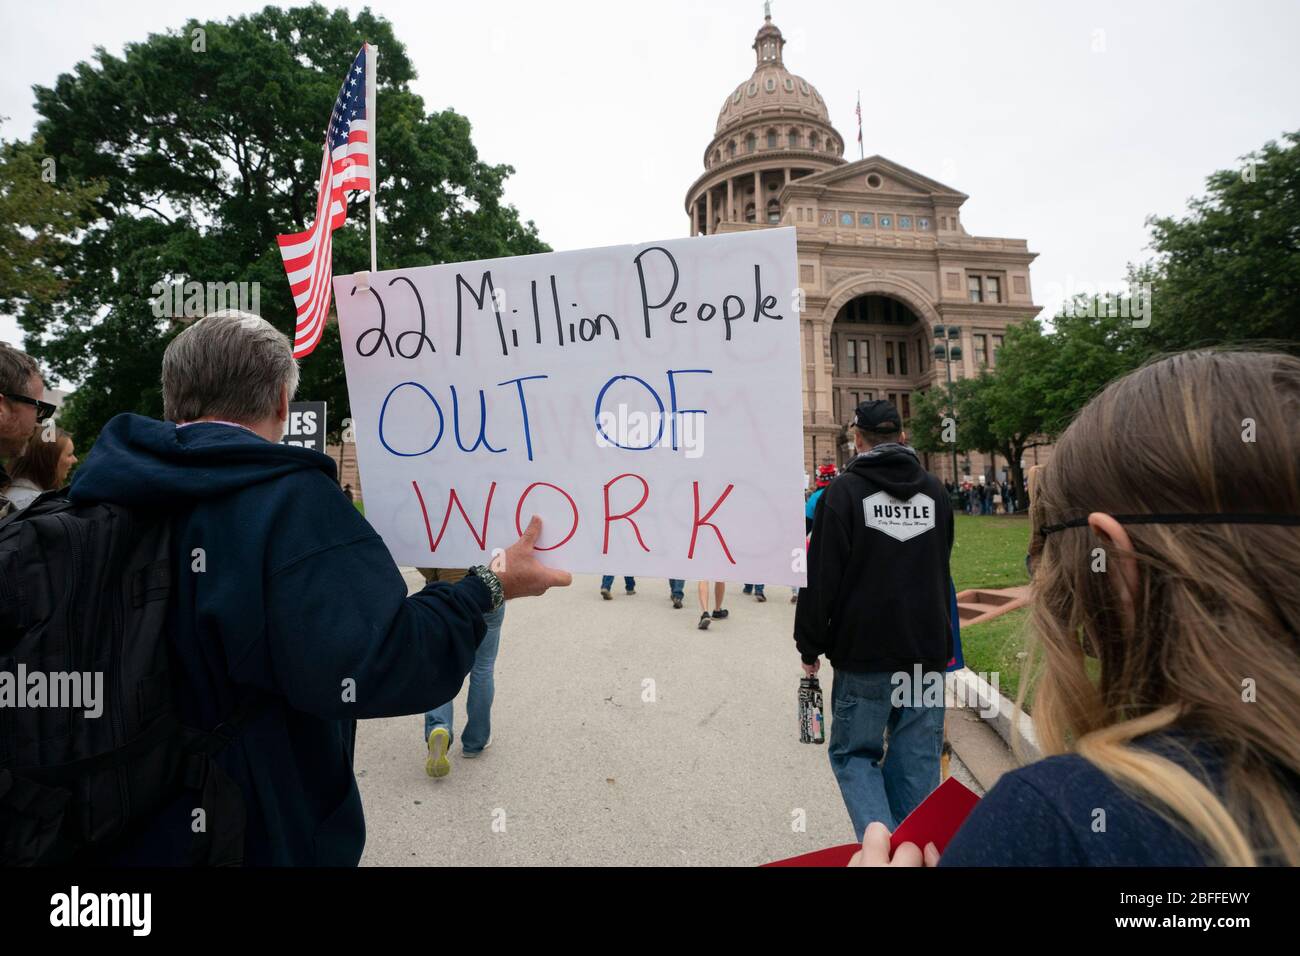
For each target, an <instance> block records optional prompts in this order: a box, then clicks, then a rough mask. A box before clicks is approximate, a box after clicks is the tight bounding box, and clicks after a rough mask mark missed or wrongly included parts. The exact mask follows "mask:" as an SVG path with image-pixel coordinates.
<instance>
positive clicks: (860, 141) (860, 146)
mask: <svg viewBox="0 0 1300 956" xmlns="http://www.w3.org/2000/svg"><path fill="white" fill-rule="evenodd" d="M857 113H858V159H862V91H861V90H858V109H857Z"/></svg>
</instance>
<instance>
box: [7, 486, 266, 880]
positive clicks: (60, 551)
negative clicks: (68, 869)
mask: <svg viewBox="0 0 1300 956" xmlns="http://www.w3.org/2000/svg"><path fill="white" fill-rule="evenodd" d="M172 561H173V558H172V555H171V523H170V520H169V519H168V517H166V516H160V515H149V514H145V513H142V512H141V511H139V510H136V509H131V508H126V507H122V506H119V505H113V504H103V503H101V504H84V503H76V502H72V501H70V500H68V498H67V495H66V492H65V491H50V492H46V493H45V494H43V495H41V496H40V497H39V498H37V499H36V500H35V501H34V502H32V504H31V505H30V506H28V507H27V508H26V509H25V510H23V511H19V512H17V513H15V514H10V515H9V516H7V517H6V518H4V519H3V520H0V865H3V866H23V865H34V864H59V863H77V862H86V861H91V862H95V861H103V860H109V859H111V858H112V848H113V846H114V845H115V844H119V843H121V842H123V841H124V838H129V836H130V835H131V834H132V832H133V830H135V829H136V828H139V827H140V826H141V825H143V824H146V823H147V822H148V821H149V820H151V819H152V818H154V817H156V816H157V815H158V813H159V811H160V810H162V809H163V808H164V807H167V806H168V805H169V804H171V803H173V802H174V801H175V800H176V799H177V798H178V797H180V796H181V795H182V794H183V793H184V791H185V790H186V789H187V788H188V789H191V790H194V791H196V793H195V796H194V804H193V806H194V808H195V810H197V809H198V808H202V810H203V812H202V813H201V814H200V813H197V812H196V813H194V814H193V816H192V821H193V822H192V826H191V829H192V830H193V831H195V832H194V833H193V836H192V838H191V841H190V846H189V848H188V862H189V863H191V864H194V865H204V864H206V865H239V864H240V863H241V862H242V860H243V845H244V820H245V815H244V804H243V796H242V794H241V792H240V790H239V787H238V786H237V785H235V783H234V782H233V781H232V780H231V779H230V778H229V777H228V776H227V775H226V774H225V772H224V771H223V770H221V768H220V767H219V766H217V764H216V762H215V761H214V760H213V759H212V758H213V757H214V756H215V755H216V754H218V753H220V752H221V750H222V749H223V748H224V747H225V746H226V745H227V744H228V743H229V741H230V740H231V739H233V738H234V737H235V736H236V735H237V734H238V732H239V730H240V729H241V728H242V727H243V726H244V725H246V724H247V723H248V722H249V721H251V720H252V719H254V718H255V717H256V716H258V715H259V714H260V713H261V712H263V711H264V710H265V708H266V701H265V700H264V699H263V698H260V697H253V696H250V697H247V698H245V699H244V700H243V701H242V702H241V703H240V704H239V705H238V706H237V707H236V709H235V712H234V713H233V714H232V715H230V717H228V718H227V720H226V721H224V722H223V723H222V724H221V725H220V726H219V727H217V728H216V729H215V730H212V731H209V732H204V731H199V730H195V729H193V728H188V727H184V726H182V725H181V723H180V721H179V720H178V719H177V714H176V712H175V710H174V708H173V705H172V681H171V673H170V669H169V667H168V658H169V655H170V651H169V642H168V639H167V633H166V620H167V612H168V604H169V598H170V596H171V593H172V573H173V572H172ZM34 674H36V675H44V678H43V679H44V683H45V688H46V697H45V699H44V700H43V701H42V700H40V699H39V698H37V697H35V687H36V684H39V682H40V681H41V679H42V678H41V677H40V676H38V677H36V678H35V680H36V684H33V676H32V675H34ZM96 674H100V675H102V679H101V683H100V685H99V687H100V689H99V693H98V700H96V701H95V704H96V706H97V708H98V709H99V711H100V712H99V714H98V716H86V712H87V711H89V710H92V709H93V708H92V707H91V701H90V700H88V698H92V697H94V696H95V686H94V675H96ZM68 675H82V677H70V676H68ZM24 676H25V677H26V680H25V681H22V680H21V678H23V677H24ZM87 676H88V679H82V678H85V677H87ZM6 679H8V681H9V686H8V688H7V689H8V692H9V698H10V699H6V696H5V695H6V687H5V685H4V683H3V682H5V681H6ZM77 684H80V690H81V692H82V696H81V700H80V703H79V705H76V701H75V699H73V697H74V695H73V694H72V693H71V691H72V690H73V688H74V687H75V686H76V685H77ZM59 687H61V688H62V693H61V695H60V699H57V700H56V699H54V698H55V690H56V688H59ZM69 700H72V703H71V704H70V703H69ZM28 704H36V705H37V706H28ZM52 704H63V706H51V705H52ZM172 862H175V861H172Z"/></svg>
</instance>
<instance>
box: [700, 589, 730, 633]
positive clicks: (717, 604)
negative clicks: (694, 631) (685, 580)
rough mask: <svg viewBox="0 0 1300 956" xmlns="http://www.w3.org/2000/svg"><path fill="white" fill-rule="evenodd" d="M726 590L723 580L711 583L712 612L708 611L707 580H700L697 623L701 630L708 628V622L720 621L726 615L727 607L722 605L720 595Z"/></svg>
mask: <svg viewBox="0 0 1300 956" xmlns="http://www.w3.org/2000/svg"><path fill="white" fill-rule="evenodd" d="M726 591H727V584H726V582H725V581H717V582H715V583H714V585H713V601H714V604H713V613H712V614H710V613H709V582H708V581H701V582H700V586H699V596H700V623H699V624H698V625H697V626H698V627H699V629H700V630H701V631H707V630H708V629H709V622H710V621H711V620H712V621H720V620H722V619H723V618H725V617H726V616H727V609H726V608H725V607H723V606H722V597H723V595H724V594H725V593H726Z"/></svg>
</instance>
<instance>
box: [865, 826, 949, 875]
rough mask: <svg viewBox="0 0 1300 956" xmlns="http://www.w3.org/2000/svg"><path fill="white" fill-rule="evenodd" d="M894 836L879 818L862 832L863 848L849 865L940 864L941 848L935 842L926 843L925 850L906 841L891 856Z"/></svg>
mask: <svg viewBox="0 0 1300 956" xmlns="http://www.w3.org/2000/svg"><path fill="white" fill-rule="evenodd" d="M891 836H893V833H892V832H891V831H890V829H889V827H887V826H885V825H884V824H883V823H881V822H880V821H879V820H877V821H875V822H874V823H871V824H869V825H868V826H867V830H866V832H865V833H864V834H862V849H861V850H859V851H858V852H857V853H855V854H853V859H851V860H849V866H938V865H939V848H938V847H936V846H935V845H934V844H933V843H927V844H926V845H925V852H924V853H922V852H921V851H920V850H918V849H917V847H916V844H915V843H904V844H903V845H902V846H900V847H899V848H898V851H897V852H896V853H895V854H894V858H893V859H892V860H891V859H890V858H889V838H890V837H891Z"/></svg>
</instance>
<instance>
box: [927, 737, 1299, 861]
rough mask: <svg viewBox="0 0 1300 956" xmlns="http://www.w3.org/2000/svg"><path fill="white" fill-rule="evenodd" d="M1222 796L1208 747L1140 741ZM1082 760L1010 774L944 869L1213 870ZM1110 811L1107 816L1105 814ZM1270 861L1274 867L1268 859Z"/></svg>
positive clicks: (1198, 851)
mask: <svg viewBox="0 0 1300 956" xmlns="http://www.w3.org/2000/svg"><path fill="white" fill-rule="evenodd" d="M1136 743H1137V746H1139V747H1141V748H1143V749H1150V750H1153V751H1155V752H1158V753H1160V754H1161V755H1162V756H1165V757H1168V758H1170V759H1172V760H1173V761H1174V762H1175V763H1177V764H1179V765H1180V766H1182V767H1183V768H1184V769H1186V770H1187V771H1189V772H1190V773H1192V774H1193V775H1194V776H1196V777H1197V778H1198V779H1200V780H1201V782H1202V783H1204V784H1206V785H1207V786H1208V787H1210V789H1211V790H1214V791H1216V792H1220V793H1221V792H1222V786H1221V781H1219V779H1218V778H1219V777H1220V776H1221V769H1220V768H1221V763H1220V761H1219V760H1218V759H1217V758H1216V757H1215V755H1214V752H1213V751H1212V750H1211V748H1209V747H1208V746H1205V745H1203V744H1201V743H1199V742H1192V741H1191V740H1190V739H1189V738H1184V737H1180V736H1173V735H1155V736H1152V737H1147V738H1141V739H1140V740H1139V741H1137V742H1136ZM1154 806H1155V804H1154V801H1153V800H1151V799H1150V798H1145V799H1138V798H1137V797H1135V796H1133V795H1131V794H1130V793H1129V792H1128V791H1127V790H1125V789H1123V788H1121V787H1120V786H1119V785H1118V784H1116V783H1115V782H1114V781H1113V780H1111V779H1110V777H1108V776H1106V774H1104V773H1103V772H1102V771H1101V770H1100V769H1098V768H1097V766H1096V765H1094V764H1093V763H1091V762H1090V761H1088V760H1086V759H1085V758H1083V757H1081V756H1079V755H1078V754H1063V755H1059V756H1055V757H1048V758H1046V759H1044V760H1039V761H1037V762H1035V763H1032V764H1030V765H1028V766H1026V767H1022V768H1020V769H1019V770H1014V771H1012V772H1011V773H1008V774H1005V775H1004V776H1003V777H1002V778H1001V779H1000V780H999V781H998V782H997V784H996V785H995V786H994V787H993V789H992V790H990V791H989V792H988V794H987V795H986V796H985V797H984V799H983V800H981V801H980V802H979V803H978V804H977V805H976V806H975V809H974V810H972V811H971V814H970V816H969V817H967V818H966V821H965V822H964V823H963V824H962V826H961V828H960V829H959V830H958V831H957V833H956V834H955V835H954V836H953V838H952V840H951V841H950V842H949V843H948V846H947V849H946V850H945V851H944V853H943V856H942V857H940V859H939V865H940V866H1071V867H1074V866H1206V865H1209V864H1212V863H1213V862H1214V860H1213V859H1212V858H1211V855H1210V851H1209V849H1208V848H1207V847H1205V846H1203V845H1202V844H1200V843H1199V842H1198V841H1196V840H1194V839H1193V838H1192V837H1190V836H1189V835H1188V833H1187V831H1185V830H1184V829H1183V828H1182V827H1180V826H1175V825H1174V823H1172V822H1170V820H1171V819H1172V811H1168V810H1166V811H1164V813H1163V815H1162V813H1159V812H1157V811H1156V809H1154ZM1103 811H1104V816H1103V814H1102V812H1103ZM1103 824H1104V829H1103V828H1102V827H1103ZM1262 862H1265V863H1270V862H1280V860H1279V861H1273V860H1271V859H1268V858H1267V857H1266V858H1265V859H1263V861H1262Z"/></svg>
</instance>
